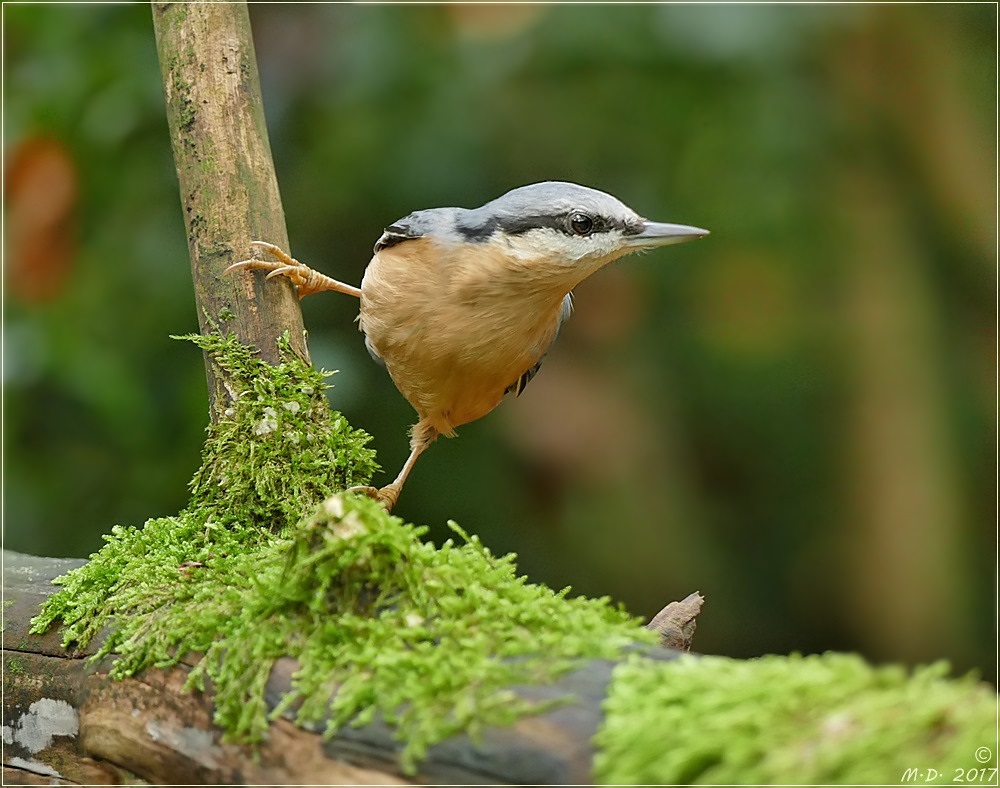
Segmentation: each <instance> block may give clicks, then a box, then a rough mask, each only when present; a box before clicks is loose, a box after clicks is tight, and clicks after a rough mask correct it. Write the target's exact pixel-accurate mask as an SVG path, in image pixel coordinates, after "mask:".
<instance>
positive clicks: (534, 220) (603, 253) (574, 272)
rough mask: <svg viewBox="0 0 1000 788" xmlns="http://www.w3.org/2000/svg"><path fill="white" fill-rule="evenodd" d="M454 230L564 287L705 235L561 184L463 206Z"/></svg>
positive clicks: (526, 188)
mask: <svg viewBox="0 0 1000 788" xmlns="http://www.w3.org/2000/svg"><path fill="white" fill-rule="evenodd" d="M454 230H455V232H456V233H457V234H458V236H459V237H460V239H461V242H462V243H473V244H475V243H483V244H488V245H490V246H492V247H493V248H495V249H496V250H497V251H498V252H501V253H502V254H504V255H506V256H508V257H509V258H510V259H511V261H512V262H516V263H517V265H518V266H519V267H522V268H523V270H525V271H529V270H530V271H535V272H537V273H538V274H539V275H540V276H541V275H544V276H545V278H546V279H547V280H551V281H559V283H560V284H563V285H565V286H566V287H567V289H568V288H571V287H573V286H575V285H576V284H578V283H579V282H580V281H582V280H583V279H585V278H587V277H588V276H590V274H592V273H594V272H595V271H597V270H598V269H599V268H601V267H602V266H604V265H607V264H608V263H610V262H612V261H613V260H616V259H618V258H619V257H622V256H623V255H626V254H629V253H630V252H636V251H639V250H642V249H651V248H654V247H657V246H666V245H668V244H676V243H681V242H683V241H690V240H693V239H695V238H703V237H704V236H706V235H708V230H702V229H701V228H698V227H689V226H687V225H683V224H666V223H662V222H651V221H649V220H647V219H644V218H643V217H642V216H640V215H639V214H638V213H636V212H635V211H633V210H632V209H631V208H629V207H628V206H627V205H625V204H624V203H623V202H621V200H619V199H617V198H616V197H612V196H611V195H610V194H606V193H605V192H602V191H598V190H597V189H590V188H587V187H586V186H580V185H578V184H575V183H565V182H560V181H546V182H544V183H534V184H531V185H530V186H522V187H520V188H518V189H513V190H512V191H509V192H507V193H506V194H504V195H502V196H500V197H497V198H496V199H495V200H492V201H491V202H488V203H486V204H485V205H483V206H482V207H480V208H474V209H472V210H465V211H460V212H459V213H457V214H456V215H455V223H454Z"/></svg>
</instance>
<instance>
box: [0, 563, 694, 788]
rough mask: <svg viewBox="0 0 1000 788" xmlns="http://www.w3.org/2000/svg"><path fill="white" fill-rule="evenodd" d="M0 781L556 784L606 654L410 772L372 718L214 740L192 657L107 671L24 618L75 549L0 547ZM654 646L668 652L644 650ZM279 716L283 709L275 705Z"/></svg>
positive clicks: (281, 670) (277, 678)
mask: <svg viewBox="0 0 1000 788" xmlns="http://www.w3.org/2000/svg"><path fill="white" fill-rule="evenodd" d="M3 558H4V585H5V588H4V598H5V600H6V603H7V608H6V610H5V615H4V650H3V665H4V678H3V685H4V721H5V727H4V728H3V733H4V741H5V744H6V746H5V748H4V784H5V785H17V784H21V785H33V784H46V785H47V784H53V783H52V782H51V781H52V780H53V779H54V780H58V781H60V782H59V783H56V784H66V785H73V784H97V783H104V784H117V783H129V782H135V781H136V779H137V778H138V779H139V780H143V781H146V782H149V783H154V784H185V783H187V784H213V783H214V784H266V785H282V784H306V785H309V784H313V785H316V784H334V785H336V784H341V785H368V784H382V785H385V784H388V785H394V784H400V785H409V784H421V783H433V784H441V783H444V784H463V785H478V784H496V783H501V784H503V783H511V784H526V783H527V784H536V785H544V784H566V783H590V782H592V781H593V778H592V776H591V764H592V761H593V750H592V745H591V740H592V738H593V736H594V734H595V732H596V730H597V728H598V725H599V723H600V722H601V717H602V712H601V703H602V702H603V700H604V697H605V694H606V689H607V685H608V682H609V680H610V677H611V673H612V670H613V668H614V666H615V664H616V663H615V662H614V661H612V660H592V661H590V662H589V663H587V664H586V665H584V666H583V667H582V668H579V669H577V670H575V671H573V672H572V673H569V674H567V675H566V676H564V677H563V678H561V679H560V680H558V681H557V682H555V683H553V684H552V685H546V686H535V687H525V688H519V689H517V690H516V691H517V692H518V694H520V695H523V696H524V697H526V698H530V699H531V700H544V699H547V698H557V697H563V696H565V695H567V694H570V695H573V696H575V697H576V700H575V702H573V703H570V704H566V705H560V706H559V707H557V708H554V709H552V710H550V711H548V712H545V713H542V714H539V715H535V716H529V717H524V718H522V719H521V720H520V721H519V722H518V723H516V724H514V725H512V726H510V727H494V728H489V729H487V730H486V731H485V732H484V734H483V736H482V737H481V738H479V739H478V740H477V741H475V742H474V741H473V740H472V739H470V738H469V737H468V736H464V735H461V736H456V737H454V738H452V739H449V740H447V741H445V742H442V743H440V744H437V745H435V746H433V747H431V748H430V750H429V751H428V753H427V757H426V759H425V760H424V761H423V762H422V763H421V764H420V769H419V772H418V773H417V774H415V775H404V774H403V772H402V770H401V769H400V765H399V752H400V749H401V747H402V745H401V744H400V742H399V741H398V740H397V739H396V738H394V736H393V735H392V731H391V730H390V729H389V728H388V727H387V726H386V725H384V724H383V723H381V722H380V721H377V720H376V721H375V722H373V723H372V724H369V725H366V726H363V727H361V728H349V727H348V728H345V729H344V730H342V731H341V732H340V733H338V734H337V735H336V736H334V737H333V738H332V739H329V740H326V741H324V739H323V737H322V736H321V735H320V732H319V731H321V730H322V728H323V725H317V726H311V727H312V729H307V728H303V727H300V726H297V725H295V724H293V723H292V722H291V721H290V720H289V719H279V720H276V721H275V722H274V723H273V724H272V726H271V727H270V729H269V731H268V735H267V737H266V740H265V741H264V742H263V743H262V744H261V745H260V746H259V747H258V748H255V749H256V752H255V751H254V748H250V747H247V746H242V745H237V744H231V743H227V742H225V741H224V740H223V733H222V731H220V730H219V729H218V728H216V727H215V726H213V724H212V712H213V709H212V694H211V690H209V691H208V692H205V693H199V692H190V691H185V690H184V689H183V686H184V682H185V679H186V677H187V672H188V671H189V670H190V667H191V664H193V661H186V662H183V663H181V664H180V665H178V666H176V667H174V668H172V669H169V670H161V669H157V668H149V669H147V670H145V671H143V672H142V673H141V674H139V675H137V676H134V677H132V678H128V679H122V680H113V679H110V678H109V677H108V675H107V668H108V666H107V664H105V663H99V664H97V665H90V664H88V661H87V660H86V659H85V657H87V656H89V655H90V654H93V653H94V652H95V651H96V650H97V648H98V647H99V645H100V644H99V642H93V643H91V644H90V645H89V646H88V648H87V649H84V650H72V651H68V650H66V649H65V648H63V647H62V646H61V645H60V642H59V635H58V632H56V631H55V630H52V631H50V632H49V633H48V634H46V635H41V636H39V635H32V634H29V632H28V630H29V627H30V621H31V618H32V616H34V615H35V614H37V612H38V608H39V605H40V604H41V603H42V601H44V600H45V599H46V598H47V597H48V596H49V595H50V594H51V593H52V591H53V586H52V580H53V579H54V578H55V577H57V576H58V575H61V574H64V573H66V572H68V571H69V570H71V569H74V568H76V567H78V566H81V565H82V564H83V563H84V561H82V560H75V559H72V560H71V559H57V558H36V557H33V556H28V555H24V554H21V553H14V552H9V551H4V553H3ZM654 653H655V656H656V657H657V658H660V659H666V660H669V659H673V658H675V657H676V656H677V654H678V652H674V651H669V650H666V649H655V650H654ZM295 669H296V663H295V662H294V661H293V660H290V659H287V660H282V661H279V662H278V664H277V665H276V666H275V669H274V670H273V671H272V674H271V677H270V681H269V683H268V687H267V693H266V696H267V699H268V705H269V706H271V707H272V708H273V706H274V705H275V704H276V703H277V702H278V700H279V699H280V698H281V697H283V696H284V695H285V694H286V693H287V692H288V688H289V685H290V679H291V675H292V673H293V672H294V671H295ZM285 716H286V717H292V716H294V712H293V711H289V712H288V713H287V714H286V715H285Z"/></svg>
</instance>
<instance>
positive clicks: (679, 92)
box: [3, 4, 997, 677]
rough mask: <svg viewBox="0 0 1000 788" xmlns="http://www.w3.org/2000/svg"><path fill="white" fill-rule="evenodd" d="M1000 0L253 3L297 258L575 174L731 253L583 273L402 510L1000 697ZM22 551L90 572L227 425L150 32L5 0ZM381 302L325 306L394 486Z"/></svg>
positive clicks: (171, 502)
mask: <svg viewBox="0 0 1000 788" xmlns="http://www.w3.org/2000/svg"><path fill="white" fill-rule="evenodd" d="M996 13H997V10H996V7H995V6H991V5H952V4H947V5H945V4H942V5H916V6H915V5H874V4H872V5H863V4H858V5H837V6H814V5H813V6H785V5H729V6H726V5H711V6H690V5H687V6H685V5H661V6H654V5H643V6H560V7H556V6H551V7H550V6H543V5H524V6H438V7H434V6H423V7H405V6H392V7H379V6H344V5H331V6H326V5H301V6H295V5H280V4H279V5H256V6H253V7H252V8H251V17H252V21H253V25H254V31H255V40H256V47H257V55H258V59H259V62H260V70H261V79H262V85H263V91H264V100H265V108H266V111H267V117H268V124H269V132H270V137H271V144H272V149H273V152H274V156H275V160H276V164H277V169H278V179H279V183H280V185H281V189H282V197H283V201H284V206H285V211H286V214H287V221H288V227H289V233H290V237H291V244H292V252H293V253H294V254H295V255H296V256H297V257H298V258H299V259H301V260H303V261H305V262H308V263H310V264H312V265H314V266H315V267H317V268H319V269H320V270H323V271H325V272H327V273H329V274H331V275H333V276H336V277H338V278H340V279H343V280H345V281H348V282H359V281H360V279H361V276H362V272H363V270H364V267H365V265H366V263H367V261H368V259H369V256H370V253H371V247H372V244H373V242H374V241H375V239H376V238H378V236H379V234H380V233H381V231H382V228H383V227H384V226H385V225H387V224H389V223H391V222H392V221H393V220H395V219H397V218H399V217H400V216H403V215H405V214H407V213H409V212H410V211H411V210H415V209H419V208H425V207H431V206H437V205H463V206H474V205H479V204H481V203H483V202H485V201H486V200H489V199H492V198H493V197H495V196H497V195H499V194H501V193H502V192H504V191H506V190H507V189H509V188H512V187H515V186H518V185H522V184H525V183H530V182H534V181H539V180H545V179H565V180H572V181H577V182H580V183H584V184H587V185H590V186H594V187H597V188H601V189H604V190H606V191H610V192H612V193H613V194H615V195H616V196H618V197H620V198H621V199H622V200H624V201H625V202H626V203H628V204H629V205H631V206H632V207H634V208H635V209H636V210H638V211H639V212H640V213H642V214H644V215H646V216H648V217H650V218H654V219H658V220H663V221H675V222H684V223H690V224H696V225H699V226H703V227H708V228H710V229H711V230H712V236H711V238H709V239H707V240H705V241H702V242H699V243H696V244H689V245H684V246H681V247H675V248H669V249H665V250H660V251H657V252H654V253H650V254H648V255H645V256H642V257H633V258H627V259H626V260H625V261H623V262H621V263H619V264H617V265H615V266H614V267H612V268H610V269H607V270H605V271H603V272H601V273H600V274H599V275H597V276H595V277H594V278H593V279H592V280H591V281H588V282H586V283H584V285H583V286H581V287H580V288H579V290H578V293H577V309H576V314H575V315H574V317H573V319H572V320H571V321H570V323H569V324H568V325H567V326H566V328H565V329H564V331H563V334H562V336H560V338H559V341H558V342H557V344H556V346H555V348H554V349H553V351H552V352H551V353H550V355H549V357H548V359H547V360H546V363H545V366H544V368H543V370H542V372H541V374H540V375H539V376H538V377H537V378H536V379H535V380H534V381H533V382H532V383H531V385H530V386H529V387H528V388H527V390H526V391H525V393H524V395H523V396H522V397H521V398H520V399H519V400H516V401H508V402H506V403H505V404H504V405H503V406H502V407H501V408H500V409H498V410H497V411H496V412H495V413H494V414H491V415H490V416H489V417H488V418H486V419H483V420H482V421H480V422H478V423H475V424H471V425H468V426H466V427H465V428H463V429H462V430H461V438H460V439H459V440H455V441H447V440H442V441H439V442H438V443H437V444H436V445H435V446H434V447H433V448H432V449H431V450H430V451H429V452H428V453H427V454H426V455H425V456H424V458H423V459H422V460H421V462H420V463H419V464H418V466H417V469H416V471H415V472H414V474H413V476H412V477H411V479H410V482H409V484H408V485H407V487H406V491H405V493H404V494H403V496H402V500H401V502H400V504H399V506H398V508H397V513H398V514H400V515H401V516H403V517H405V518H406V519H408V520H412V521H414V522H418V523H426V524H429V525H431V526H432V536H433V538H434V539H435V540H436V541H440V540H441V539H442V538H444V536H445V535H446V534H447V531H446V529H445V526H444V523H445V521H446V520H447V519H448V518H454V519H455V520H457V521H458V522H460V523H461V524H462V525H463V526H464V527H465V528H467V529H468V530H470V531H473V532H476V533H478V534H479V535H480V536H481V537H482V539H483V540H484V542H485V543H486V544H487V545H489V546H490V548H491V549H492V550H494V551H495V552H507V551H516V552H517V553H518V554H519V555H520V567H521V569H522V570H523V571H524V572H525V573H527V574H528V575H529V577H530V578H531V579H533V580H537V581H544V582H546V583H549V584H552V585H554V586H556V587H562V586H564V585H572V586H573V588H574V589H575V591H577V592H581V593H586V594H590V595H604V594H607V595H610V596H611V597H613V598H615V599H617V600H621V601H622V602H623V603H624V604H625V605H626V606H627V607H628V608H629V609H630V610H631V611H633V612H634V613H636V614H640V615H644V616H651V615H652V614H653V613H655V612H656V611H657V610H658V609H659V608H660V607H661V606H662V605H663V604H665V603H666V602H668V601H670V600H673V599H677V598H680V597H682V596H684V595H686V594H688V593H689V592H691V591H695V590H699V591H701V592H702V593H703V594H704V595H705V597H706V598H707V603H706V606H705V609H704V611H703V614H702V616H701V619H700V623H699V627H698V634H697V637H696V640H695V645H696V648H697V649H698V650H701V651H704V652H715V653H722V654H728V655H733V656H745V655H755V654H761V653H764V652H788V651H791V650H801V651H816V650H823V649H829V648H834V649H851V650H858V651H860V652H861V653H863V654H864V655H866V656H867V657H869V658H871V659H873V660H877V661H882V660H902V661H906V662H918V661H928V660H933V659H938V658H948V659H950V660H951V661H952V662H953V664H954V665H955V666H956V668H957V669H961V670H964V669H967V668H970V667H978V668H979V669H980V670H981V671H982V672H983V673H984V674H985V675H986V676H988V677H995V667H994V664H995V663H994V657H995V655H994V653H993V644H994V642H995V621H996V587H995V571H996V473H997V467H996V440H997V434H996V429H997V425H996V419H995V417H996V366H995V363H996V362H995V352H996V323H995V318H996V315H995V293H996V192H995V188H996V183H995V173H996V147H995V126H994V123H995V111H996V107H995V84H996V82H995V79H996V74H995V64H996V41H995V30H996ZM3 16H4V31H5V40H4V58H5V61H4V80H5V85H4V87H5V94H4V96H5V105H4V124H5V125H4V146H5V181H4V190H5V214H4V215H5V220H6V225H5V226H6V233H5V266H4V281H5V292H4V310H5V311H4V343H3V350H4V358H3V372H4V414H3V415H4V419H3V426H4V452H5V455H4V543H5V546H6V547H8V548H12V549H16V550H22V551H28V552H33V553H41V554H48V555H60V556H62V555H66V556H84V555H86V554H88V553H89V552H91V551H93V550H95V549H97V548H98V547H99V546H100V544H101V538H100V537H101V534H102V533H105V532H107V531H108V530H109V529H110V527H111V526H112V525H114V524H115V523H125V524H140V523H142V522H143V521H144V520H145V519H146V518H147V517H150V516H157V515H164V514H168V513H172V512H175V511H177V510H178V509H179V508H181V507H182V506H183V505H184V503H185V499H186V489H185V484H186V482H187V479H188V478H189V476H190V475H191V473H192V472H193V471H194V469H195V467H196V466H197V464H198V458H199V449H200V445H201V440H202V435H203V432H202V431H203V428H204V425H205V422H206V418H207V410H206V401H205V397H206V392H205V382H204V371H203V367H202V359H201V355H200V354H199V353H198V352H197V351H196V350H195V349H194V348H192V347H191V346H189V345H187V344H185V343H180V342H175V341H172V340H170V339H168V334H171V333H175V334H176V333H184V332H188V331H192V330H195V329H196V325H197V324H196V319H195V311H194V300H193V294H192V287H191V282H190V276H189V268H188V260H187V251H186V243H185V239H184V226H183V221H182V217H181V210H180V201H179V197H178V192H177V185H176V179H175V175H174V171H173V163H172V159H171V152H170V141H169V138H168V133H167V127H166V122H165V117H164V108H163V100H162V94H161V88H160V84H159V71H158V67H157V63H156V55H155V50H154V42H153V33H152V25H151V19H150V11H149V9H148V7H146V6H144V5H137V6H107V5H105V6H86V5H56V6H46V5H13V6H12V5H4V6H3ZM356 309H357V304H356V302H354V301H353V300H352V299H349V298H346V297H341V296H338V295H336V294H323V295H319V296H315V297H313V298H309V299H307V300H306V301H305V302H304V303H303V310H304V313H305V320H306V325H307V326H308V328H309V330H310V347H311V349H312V353H313V357H314V360H315V361H316V363H317V364H319V365H321V366H324V367H326V368H328V369H337V370H340V374H338V375H336V376H335V379H334V383H335V388H334V389H333V390H332V391H331V399H332V402H333V404H334V406H335V407H336V408H338V409H340V410H342V411H343V412H344V413H345V414H346V415H347V416H348V418H349V419H350V420H351V421H352V423H354V424H355V425H356V426H360V427H363V428H365V429H366V430H368V431H369V432H371V433H372V434H373V435H374V436H375V441H374V445H375V446H376V448H377V449H378V451H379V456H380V460H381V462H382V464H383V466H384V467H385V468H386V469H387V476H386V477H385V478H386V479H387V478H391V475H390V474H394V473H395V471H396V470H397V469H398V467H399V465H400V464H401V463H402V461H403V459H404V458H405V455H406V450H407V446H406V436H405V431H406V428H407V426H408V425H409V424H410V422H411V421H412V419H413V414H412V412H411V410H410V408H409V406H408V405H407V404H406V402H405V401H404V400H403V399H402V397H401V396H400V395H399V394H398V393H397V392H396V391H395V389H394V388H393V386H392V383H391V382H390V380H389V379H388V377H387V375H386V374H385V372H384V370H382V369H381V368H380V367H378V366H376V365H375V364H373V363H372V362H371V361H370V359H369V358H368V356H367V353H366V352H365V350H364V347H363V344H362V338H361V336H360V335H359V334H358V333H357V328H356V325H355V324H354V322H353V319H354V317H355V313H356Z"/></svg>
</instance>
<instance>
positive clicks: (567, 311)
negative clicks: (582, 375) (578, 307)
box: [504, 293, 573, 397]
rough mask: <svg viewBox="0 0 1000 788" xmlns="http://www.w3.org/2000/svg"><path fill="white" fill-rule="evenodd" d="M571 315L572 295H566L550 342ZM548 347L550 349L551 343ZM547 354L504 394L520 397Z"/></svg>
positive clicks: (546, 350) (554, 338) (546, 351)
mask: <svg viewBox="0 0 1000 788" xmlns="http://www.w3.org/2000/svg"><path fill="white" fill-rule="evenodd" d="M572 314H573V294H572V293H567V294H566V297H565V298H563V302H562V308H561V309H560V310H559V321H558V322H557V323H556V332H555V334H553V335H552V341H553V342H555V340H556V337H557V336H559V329H560V328H562V324H563V323H565V322H566V321H567V320H569V316H570V315H572ZM549 347H552V345H551V343H550V344H549ZM548 352H549V350H548V348H546V349H545V353H542V357H541V358H540V359H538V361H536V362H535V363H534V364H532V365H531V367H529V368H528V369H527V370H526V371H525V372H524V374H522V375H521V377H519V378H518V379H517V380H515V381H514V382H513V383H511V384H510V385H509V386H508V387H507V388H506V390H505V391H504V394H513V395H514V396H515V397H520V396H521V392H522V391H524V387H525V386H527V385H528V383H530V382H531V379H532V378H533V377H535V375H537V374H538V370H540V369H541V368H542V362H543V361H544V360H545V356H546V354H547V353H548Z"/></svg>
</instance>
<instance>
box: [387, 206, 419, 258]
mask: <svg viewBox="0 0 1000 788" xmlns="http://www.w3.org/2000/svg"><path fill="white" fill-rule="evenodd" d="M416 218H417V217H416V216H414V214H410V215H409V216H407V217H406V218H404V219H400V220H399V221H398V222H393V223H392V224H390V225H389V226H388V227H386V228H385V232H383V233H382V235H381V236H379V239H378V240H377V241H376V242H375V253H376V254H378V253H379V252H381V251H382V250H383V249H388V248H389V247H390V246H395V245H396V244H398V243H402V242H403V241H411V240H413V239H414V238H422V237H423V236H424V235H426V232H425V228H424V227H423V226H422V225H423V223H422V222H419V221H415V219H416Z"/></svg>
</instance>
